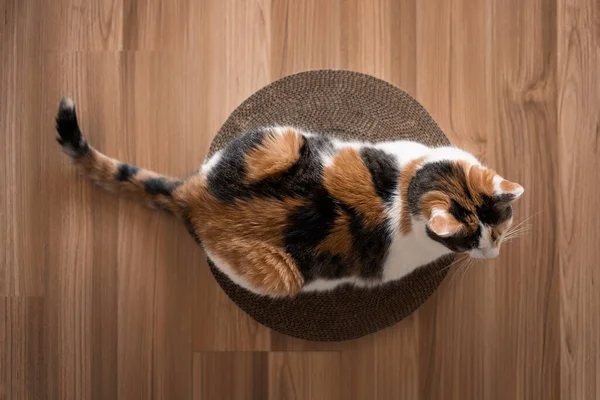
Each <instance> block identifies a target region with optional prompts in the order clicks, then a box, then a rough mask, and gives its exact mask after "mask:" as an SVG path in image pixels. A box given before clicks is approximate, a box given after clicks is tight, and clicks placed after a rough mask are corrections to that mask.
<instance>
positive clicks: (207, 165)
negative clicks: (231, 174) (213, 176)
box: [200, 150, 223, 173]
mask: <svg viewBox="0 0 600 400" xmlns="http://www.w3.org/2000/svg"><path fill="white" fill-rule="evenodd" d="M222 156H223V151H222V150H219V151H217V152H216V153H215V154H213V156H212V157H211V158H209V159H208V160H206V161H205V162H204V164H202V167H201V168H200V169H201V171H202V172H204V173H207V172H209V171H210V170H211V169H213V168H214V167H215V165H217V164H218V163H219V161H221V157H222Z"/></svg>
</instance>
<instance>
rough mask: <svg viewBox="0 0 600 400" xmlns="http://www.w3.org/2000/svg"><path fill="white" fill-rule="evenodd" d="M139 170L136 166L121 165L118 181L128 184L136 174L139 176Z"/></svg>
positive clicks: (118, 171)
mask: <svg viewBox="0 0 600 400" xmlns="http://www.w3.org/2000/svg"><path fill="white" fill-rule="evenodd" d="M138 171H139V168H138V167H136V166H135V165H130V164H126V163H121V164H120V165H119V169H118V170H117V176H116V178H117V180H118V181H120V182H126V181H128V180H129V179H131V178H132V177H133V176H135V174H137V173H138Z"/></svg>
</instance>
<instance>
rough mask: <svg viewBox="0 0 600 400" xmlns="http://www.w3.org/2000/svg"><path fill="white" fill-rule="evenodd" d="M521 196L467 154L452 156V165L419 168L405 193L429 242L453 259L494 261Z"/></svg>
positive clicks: (518, 188)
mask: <svg viewBox="0 0 600 400" xmlns="http://www.w3.org/2000/svg"><path fill="white" fill-rule="evenodd" d="M456 153H458V154H459V155H460V151H456ZM523 192H524V189H523V187H522V186H521V185H519V184H517V183H514V182H510V181H508V180H506V179H504V178H502V177H501V176H500V175H498V174H497V173H496V172H494V171H493V170H491V169H488V168H486V167H484V166H482V165H481V164H480V163H479V162H478V161H477V160H476V159H474V157H472V156H471V155H469V154H468V153H465V154H463V157H457V156H456V154H455V155H454V157H453V158H452V159H443V157H442V158H441V159H435V158H434V159H432V160H427V161H426V162H425V163H424V164H422V165H421V166H420V167H419V168H418V170H417V171H416V174H415V176H414V178H413V180H412V181H411V184H410V188H409V205H411V206H412V207H411V208H413V210H411V211H413V214H417V213H419V214H421V216H422V217H423V218H425V220H426V221H427V222H426V230H427V235H428V236H429V237H430V238H431V239H433V240H435V241H437V242H439V243H441V244H442V245H444V246H446V247H447V248H448V249H450V250H452V251H453V252H456V253H467V254H469V255H470V256H472V257H475V258H495V257H496V256H498V254H499V251H500V246H501V244H502V239H503V237H504V235H505V234H506V232H507V231H508V230H509V228H510V227H511V225H512V223H513V208H512V203H513V201H515V200H516V199H518V198H519V197H521V195H522V194H523ZM411 200H412V201H411ZM417 208H418V209H417Z"/></svg>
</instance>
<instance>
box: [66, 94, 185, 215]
mask: <svg viewBox="0 0 600 400" xmlns="http://www.w3.org/2000/svg"><path fill="white" fill-rule="evenodd" d="M56 130H57V131H58V134H59V135H60V137H58V138H57V139H56V140H57V141H58V143H60V145H61V146H62V148H63V151H64V152H65V153H66V154H68V155H69V156H70V157H71V158H72V159H73V162H74V163H75V165H76V166H77V167H78V168H79V169H80V170H82V171H83V172H84V174H85V175H86V176H87V177H88V178H89V179H90V180H91V181H93V182H95V183H97V184H99V185H100V186H102V187H104V188H105V189H107V190H110V191H112V192H117V193H120V194H121V193H123V194H127V195H129V196H130V197H134V198H136V199H137V200H140V201H143V202H145V203H146V204H147V205H149V206H151V207H155V208H160V209H164V210H167V211H170V212H172V213H174V214H179V212H180V209H179V208H180V207H179V205H178V204H177V202H176V201H174V200H173V192H174V191H175V190H176V189H177V188H178V187H179V186H180V185H181V184H182V183H183V182H182V181H181V180H178V179H174V178H169V177H166V176H162V175H159V174H156V173H154V172H151V171H147V170H145V169H141V168H138V167H135V166H133V165H130V164H126V163H122V162H120V161H118V160H115V159H112V158H110V157H107V156H105V155H104V154H102V153H100V152H99V151H97V150H96V149H94V148H93V147H92V146H90V145H89V144H88V142H87V140H85V137H84V136H83V135H82V134H81V131H80V130H79V125H78V124H77V115H76V113H75V104H74V103H73V100H71V99H69V98H63V99H62V100H61V102H60V106H59V108H58V115H57V116H56Z"/></svg>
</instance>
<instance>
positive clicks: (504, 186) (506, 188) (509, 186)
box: [500, 180, 521, 193]
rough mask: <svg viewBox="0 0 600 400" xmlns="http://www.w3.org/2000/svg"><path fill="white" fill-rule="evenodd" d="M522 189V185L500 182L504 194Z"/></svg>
mask: <svg viewBox="0 0 600 400" xmlns="http://www.w3.org/2000/svg"><path fill="white" fill-rule="evenodd" d="M520 187H521V185H519V184H517V183H514V182H511V181H507V180H502V182H500V189H502V191H503V192H507V193H512V192H514V191H515V190H517V189H519V188H520Z"/></svg>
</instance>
